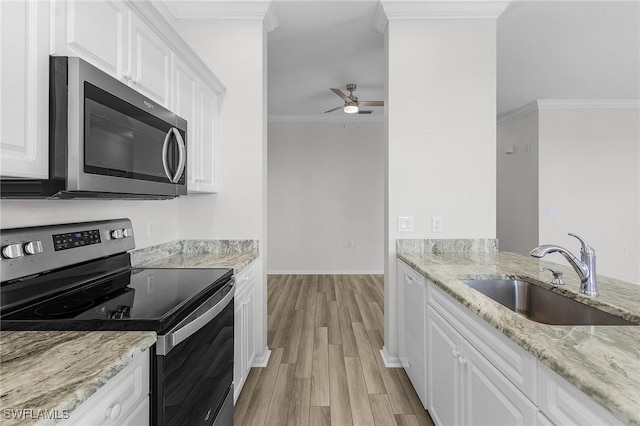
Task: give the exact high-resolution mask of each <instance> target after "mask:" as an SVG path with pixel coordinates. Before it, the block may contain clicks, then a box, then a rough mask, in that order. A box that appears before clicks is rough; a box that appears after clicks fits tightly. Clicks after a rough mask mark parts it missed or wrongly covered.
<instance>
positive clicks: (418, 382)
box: [398, 264, 427, 407]
mask: <svg viewBox="0 0 640 426" xmlns="http://www.w3.org/2000/svg"><path fill="white" fill-rule="evenodd" d="M398 270H400V271H402V281H401V282H400V286H401V287H403V292H402V295H403V298H404V301H403V303H402V305H403V310H401V311H399V312H400V315H401V316H402V317H403V318H402V320H403V321H404V324H403V326H402V329H403V334H404V336H403V337H404V357H402V358H403V361H404V363H403V366H404V369H405V370H406V372H407V376H409V379H411V383H412V384H413V387H414V388H415V390H416V393H417V394H418V397H419V398H420V400H421V401H422V405H423V406H424V407H426V406H427V398H426V386H427V378H426V375H425V372H426V362H427V361H426V357H427V352H426V346H425V343H426V342H425V339H426V336H425V335H426V316H427V309H426V307H427V304H426V296H425V287H426V285H425V279H424V277H422V276H421V275H420V274H418V273H416V272H415V271H414V270H412V269H411V268H409V267H408V266H407V265H405V264H399V268H398Z"/></svg>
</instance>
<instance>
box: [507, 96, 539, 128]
mask: <svg viewBox="0 0 640 426" xmlns="http://www.w3.org/2000/svg"><path fill="white" fill-rule="evenodd" d="M537 110H538V101H533V102H529V103H528V104H525V105H523V106H521V107H518V108H516V109H512V110H511V111H507V112H505V113H504V114H500V115H499V116H498V119H497V124H498V125H501V124H504V123H506V122H507V121H511V120H515V119H517V118H520V117H522V116H524V115H527V114H529V113H531V112H534V111H537Z"/></svg>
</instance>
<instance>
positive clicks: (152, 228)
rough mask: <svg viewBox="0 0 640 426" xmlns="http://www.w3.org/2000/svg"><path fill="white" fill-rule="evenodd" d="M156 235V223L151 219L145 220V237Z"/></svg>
mask: <svg viewBox="0 0 640 426" xmlns="http://www.w3.org/2000/svg"><path fill="white" fill-rule="evenodd" d="M155 235H156V223H155V222H153V221H149V222H147V237H149V238H151V237H155Z"/></svg>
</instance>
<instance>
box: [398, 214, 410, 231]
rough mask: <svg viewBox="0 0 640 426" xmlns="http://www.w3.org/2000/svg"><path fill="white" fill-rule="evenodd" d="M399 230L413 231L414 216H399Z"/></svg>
mask: <svg viewBox="0 0 640 426" xmlns="http://www.w3.org/2000/svg"><path fill="white" fill-rule="evenodd" d="M398 232H413V217H411V216H398Z"/></svg>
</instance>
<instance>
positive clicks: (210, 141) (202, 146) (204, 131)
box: [189, 82, 218, 193]
mask: <svg viewBox="0 0 640 426" xmlns="http://www.w3.org/2000/svg"><path fill="white" fill-rule="evenodd" d="M199 101H200V115H199V123H198V124H199V128H198V174H197V177H196V185H195V187H194V188H193V189H194V191H196V192H207V193H213V192H216V161H215V160H216V158H215V157H216V149H215V148H216V130H217V125H218V117H217V110H218V108H217V105H218V95H216V94H215V92H214V91H213V89H212V88H210V87H209V86H207V85H206V84H205V83H204V82H201V84H200V93H199ZM189 189H191V188H189Z"/></svg>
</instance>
